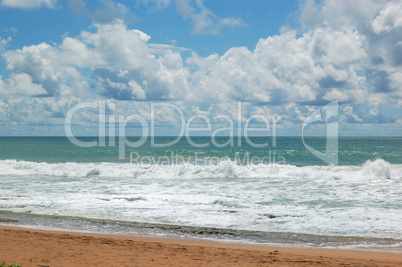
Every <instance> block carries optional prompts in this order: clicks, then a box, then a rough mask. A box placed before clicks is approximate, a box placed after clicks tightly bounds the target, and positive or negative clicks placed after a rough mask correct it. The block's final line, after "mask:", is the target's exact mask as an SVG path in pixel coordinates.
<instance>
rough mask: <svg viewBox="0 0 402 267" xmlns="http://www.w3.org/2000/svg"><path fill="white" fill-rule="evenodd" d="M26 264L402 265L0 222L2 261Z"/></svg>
mask: <svg viewBox="0 0 402 267" xmlns="http://www.w3.org/2000/svg"><path fill="white" fill-rule="evenodd" d="M1 263H5V264H7V265H9V264H18V265H21V266H24V267H27V266H41V267H44V266H49V267H50V266H51V267H59V266H69V267H70V266H271V265H273V266H402V254H394V253H381V252H367V251H365V252H363V251H347V250H329V249H292V248H275V247H264V246H253V245H238V244H226V243H217V242H204V241H193V240H181V239H179V240H176V239H161V238H143V237H131V236H117V235H100V234H86V233H71V232H54V231H42V230H31V229H22V228H14V227H5V226H2V227H0V264H1Z"/></svg>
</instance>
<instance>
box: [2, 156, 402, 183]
mask: <svg viewBox="0 0 402 267" xmlns="http://www.w3.org/2000/svg"><path fill="white" fill-rule="evenodd" d="M401 174H402V165H395V164H394V165H391V164H390V163H388V162H386V161H385V160H383V159H377V160H374V161H370V160H369V161H367V162H366V163H364V164H363V165H362V166H304V167H296V166H293V165H279V164H276V165H273V164H271V165H267V164H260V165H252V164H250V165H238V164H236V163H234V162H230V163H227V162H226V163H225V164H219V165H214V164H206V165H195V164H184V163H181V164H171V165H166V166H165V165H147V166H140V165H138V164H130V163H106V162H100V163H76V162H66V163H46V162H31V161H17V160H1V161H0V176H9V175H12V176H29V177H32V176H55V177H78V178H79V177H117V178H126V177H131V178H158V179H159V178H161V179H169V178H176V179H177V178H184V179H196V178H244V179H247V178H253V179H258V178H261V179H264V178H265V179H269V178H281V179H282V178H289V179H301V178H303V179H319V180H321V179H335V180H379V179H380V180H381V179H401Z"/></svg>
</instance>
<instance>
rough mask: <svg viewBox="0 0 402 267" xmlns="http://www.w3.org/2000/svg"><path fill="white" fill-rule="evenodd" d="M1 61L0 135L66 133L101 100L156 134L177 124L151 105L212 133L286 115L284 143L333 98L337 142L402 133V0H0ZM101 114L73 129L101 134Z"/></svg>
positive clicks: (133, 130)
mask: <svg viewBox="0 0 402 267" xmlns="http://www.w3.org/2000/svg"><path fill="white" fill-rule="evenodd" d="M0 53H1V58H0V76H1V77H0V125H1V127H0V135H64V134H65V127H64V126H65V119H66V116H67V114H68V111H69V110H70V109H71V108H73V107H74V106H75V105H77V104H79V103H98V104H99V101H106V103H108V104H110V103H112V104H113V105H115V107H116V108H115V109H113V110H107V114H108V115H109V116H115V117H116V118H118V116H119V115H121V116H124V117H122V118H127V116H130V115H133V114H136V115H139V116H142V117H143V118H144V119H145V120H146V121H147V122H149V123H150V122H151V120H153V123H154V124H155V125H156V126H157V127H156V128H157V131H156V132H157V133H158V134H161V135H170V134H175V133H176V132H177V131H178V129H180V125H181V124H180V118H179V117H178V113H177V112H176V111H175V110H174V109H172V107H171V106H169V105H166V106H165V107H163V106H159V107H158V109H159V110H157V111H155V110H154V111H155V112H154V113H153V114H151V113H152V112H151V111H152V104H153V103H165V104H172V105H175V106H176V107H178V108H179V109H180V110H181V111H182V112H183V115H184V116H185V118H186V120H188V119H189V118H191V117H194V116H196V117H197V116H198V117H197V118H195V119H194V120H193V121H192V123H193V124H192V125H193V126H192V127H196V125H204V124H205V123H204V122H205V119H202V118H201V117H200V116H205V117H207V118H209V119H210V121H211V122H212V124H213V126H212V130H211V132H212V131H213V129H217V128H219V127H224V126H225V125H226V126H227V125H228V120H227V119H222V117H219V116H228V117H229V118H230V119H232V120H233V122H234V123H235V124H237V123H241V124H242V125H244V124H245V123H246V122H247V120H248V119H250V118H253V116H255V117H254V118H253V119H252V120H250V121H251V125H254V126H255V127H264V125H265V124H264V123H265V121H264V119H263V117H265V118H267V120H268V121H269V122H271V121H270V120H271V118H274V117H278V116H280V118H281V120H280V122H279V124H278V129H277V134H278V135H300V134H301V129H302V127H303V123H304V122H305V121H306V119H307V118H308V117H309V115H310V114H312V112H313V111H314V110H317V109H319V108H321V107H322V106H325V105H327V104H328V103H330V102H332V101H338V104H339V107H338V116H337V118H336V120H337V121H338V122H339V134H340V135H368V136H372V135H374V136H375V135H391V136H392V135H394V136H395V135H398V136H400V135H401V133H402V112H401V111H402V108H401V106H402V67H401V66H402V3H401V2H400V1H371V0H367V1H363V0H361V1H346V0H326V1H324V0H323V1H313V0H306V1H291V0H285V1H263V0H251V1H240V0H233V1H224V0H222V1H212V0H204V1H202V0H138V1H118V0H99V1H98V0H95V1H84V0H68V1H58V0H30V1H28V0H0ZM239 102H241V103H242V111H241V118H239V116H237V115H238V114H237V113H236V110H237V107H238V103H239ZM97 113H98V111H97V110H95V109H90V108H86V109H82V110H80V111H79V112H76V113H75V114H74V118H73V121H72V123H73V131H74V133H75V134H79V135H96V134H98V129H99V127H98V125H99V123H98V116H97V115H98V114H97ZM217 116H218V117H217ZM258 116H260V117H258ZM203 118H204V117H203ZM203 123H204V124H203ZM261 125H262V126H261ZM204 126H205V125H204ZM204 126H202V127H204ZM200 127H201V126H200ZM308 129H309V131H310V132H311V134H313V135H314V134H315V135H322V134H323V133H325V124H323V123H317V124H314V125H310V126H309V128H308ZM140 130H141V127H140V125H139V124H138V121H135V120H133V121H131V122H130V123H128V124H127V133H129V134H134V135H137V134H139V133H141V131H140ZM223 132H224V131H222V133H223ZM204 133H205V131H204ZM225 133H227V132H225Z"/></svg>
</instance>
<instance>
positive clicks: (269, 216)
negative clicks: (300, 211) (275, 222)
mask: <svg viewBox="0 0 402 267" xmlns="http://www.w3.org/2000/svg"><path fill="white" fill-rule="evenodd" d="M259 215H260V216H265V217H268V218H270V219H275V218H282V217H300V216H297V215H286V214H285V215H274V214H270V213H264V214H259Z"/></svg>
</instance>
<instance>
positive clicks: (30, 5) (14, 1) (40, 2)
mask: <svg viewBox="0 0 402 267" xmlns="http://www.w3.org/2000/svg"><path fill="white" fill-rule="evenodd" d="M1 5H2V6H4V7H12V8H22V9H34V8H40V7H42V6H44V7H48V8H56V6H57V0H2V1H1Z"/></svg>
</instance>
